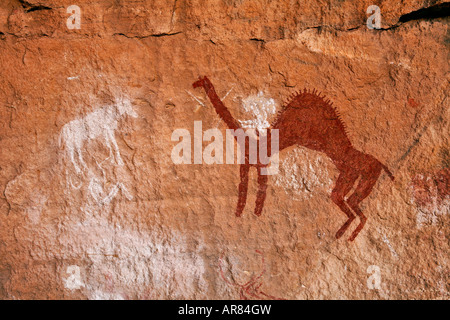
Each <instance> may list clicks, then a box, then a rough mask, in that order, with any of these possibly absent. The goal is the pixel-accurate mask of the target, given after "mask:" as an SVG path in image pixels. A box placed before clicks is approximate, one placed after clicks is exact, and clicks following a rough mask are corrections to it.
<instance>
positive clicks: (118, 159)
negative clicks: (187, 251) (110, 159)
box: [108, 131, 123, 166]
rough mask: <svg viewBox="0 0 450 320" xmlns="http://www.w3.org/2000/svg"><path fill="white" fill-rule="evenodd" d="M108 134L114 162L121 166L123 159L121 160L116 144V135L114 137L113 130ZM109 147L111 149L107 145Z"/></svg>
mask: <svg viewBox="0 0 450 320" xmlns="http://www.w3.org/2000/svg"><path fill="white" fill-rule="evenodd" d="M108 136H109V137H108V140H109V141H108V143H112V145H113V146H114V153H115V159H116V163H117V164H118V165H119V166H123V160H122V157H121V156H120V151H119V146H118V145H117V141H116V137H114V131H111V132H109V133H108ZM109 148H110V149H111V146H109Z"/></svg>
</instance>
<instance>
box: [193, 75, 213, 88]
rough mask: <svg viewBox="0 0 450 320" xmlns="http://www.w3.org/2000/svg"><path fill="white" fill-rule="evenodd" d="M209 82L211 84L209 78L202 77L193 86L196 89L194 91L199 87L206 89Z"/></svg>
mask: <svg viewBox="0 0 450 320" xmlns="http://www.w3.org/2000/svg"><path fill="white" fill-rule="evenodd" d="M208 82H209V79H208V78H207V77H203V78H202V77H200V78H198V80H197V81H195V82H194V83H193V84H192V86H193V87H194V89H195V88H198V87H204V86H205V85H206V84H207V83H208Z"/></svg>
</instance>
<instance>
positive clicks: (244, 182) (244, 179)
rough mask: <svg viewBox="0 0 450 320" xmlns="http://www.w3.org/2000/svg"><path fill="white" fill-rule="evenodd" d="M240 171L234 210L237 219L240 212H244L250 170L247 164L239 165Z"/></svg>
mask: <svg viewBox="0 0 450 320" xmlns="http://www.w3.org/2000/svg"><path fill="white" fill-rule="evenodd" d="M240 170H241V172H240V176H241V182H240V184H239V199H238V204H237V208H236V216H237V217H240V216H241V215H242V211H244V208H245V203H246V201H247V191H248V172H249V170H250V166H249V165H248V164H241V167H240Z"/></svg>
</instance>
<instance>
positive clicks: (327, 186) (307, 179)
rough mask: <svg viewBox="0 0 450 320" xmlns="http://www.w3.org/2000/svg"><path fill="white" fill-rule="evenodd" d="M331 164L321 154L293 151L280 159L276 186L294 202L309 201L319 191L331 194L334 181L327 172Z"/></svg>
mask: <svg viewBox="0 0 450 320" xmlns="http://www.w3.org/2000/svg"><path fill="white" fill-rule="evenodd" d="M280 158H282V157H280ZM329 162H330V160H328V158H326V157H324V156H322V155H321V154H320V153H317V152H313V151H309V150H306V149H305V148H300V147H299V148H295V149H292V150H290V151H289V153H288V154H287V155H285V158H284V159H280V169H279V174H278V175H276V176H275V185H277V186H280V187H283V189H284V191H285V192H286V193H287V194H289V195H292V197H293V199H294V200H306V199H309V198H311V197H312V196H313V194H314V193H316V192H317V191H321V192H323V193H327V194H331V191H332V188H333V181H332V180H331V178H330V174H329V172H328V170H327V167H328V166H329Z"/></svg>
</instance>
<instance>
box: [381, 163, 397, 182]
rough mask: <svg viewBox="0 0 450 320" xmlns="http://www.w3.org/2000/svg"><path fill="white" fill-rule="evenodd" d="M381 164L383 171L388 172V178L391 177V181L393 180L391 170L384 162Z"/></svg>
mask: <svg viewBox="0 0 450 320" xmlns="http://www.w3.org/2000/svg"><path fill="white" fill-rule="evenodd" d="M380 164H381V167H382V168H383V170H384V171H386V173H387V174H388V176H389V178H391V180H392V181H394V180H395V178H394V175H393V174H392V172H391V171H390V170H389V169H388V167H386V166H385V165H384V164H382V163H381V162H380Z"/></svg>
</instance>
